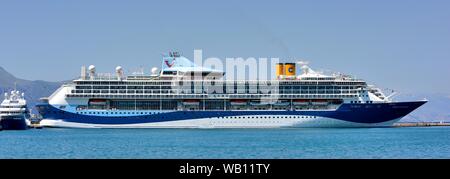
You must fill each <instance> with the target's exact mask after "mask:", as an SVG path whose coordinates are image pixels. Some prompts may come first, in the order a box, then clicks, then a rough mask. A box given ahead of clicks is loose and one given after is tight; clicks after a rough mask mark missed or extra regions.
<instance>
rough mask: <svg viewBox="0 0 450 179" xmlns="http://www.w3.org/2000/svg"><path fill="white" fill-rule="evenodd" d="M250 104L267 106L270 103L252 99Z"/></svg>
mask: <svg viewBox="0 0 450 179" xmlns="http://www.w3.org/2000/svg"><path fill="white" fill-rule="evenodd" d="M250 105H252V106H266V105H268V103H264V102H261V101H250Z"/></svg>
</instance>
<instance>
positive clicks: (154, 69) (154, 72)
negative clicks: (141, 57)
mask: <svg viewBox="0 0 450 179" xmlns="http://www.w3.org/2000/svg"><path fill="white" fill-rule="evenodd" d="M156 73H158V68H156V67H153V68H152V74H153V75H155V74H156Z"/></svg>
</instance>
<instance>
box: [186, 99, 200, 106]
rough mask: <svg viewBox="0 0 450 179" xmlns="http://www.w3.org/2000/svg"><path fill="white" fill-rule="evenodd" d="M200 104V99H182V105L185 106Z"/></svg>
mask: <svg viewBox="0 0 450 179" xmlns="http://www.w3.org/2000/svg"><path fill="white" fill-rule="evenodd" d="M199 104H200V100H196V99H187V100H184V101H183V105H186V106H198V105H199Z"/></svg>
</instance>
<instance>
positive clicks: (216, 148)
mask: <svg viewBox="0 0 450 179" xmlns="http://www.w3.org/2000/svg"><path fill="white" fill-rule="evenodd" d="M0 158H33V159H34V158H45V159H47V158H76V159H84V158H95V159H97V158H100V159H103V158H127V159H128V158H131V159H135V158H137V159H148V158H149V159H161V158H162V159H167V158H170V159H208V158H214V159H217V158H219V159H220V158H244V159H247V158H250V159H254V158H257V159H279V158H281V159H285V158H286V159H298V158H300V159H302V158H307V159H311V158H312V159H317V158H319V159H321V158H437V159H440V158H450V127H414V128H360V129H351V128H344V129H30V130H26V131H0Z"/></svg>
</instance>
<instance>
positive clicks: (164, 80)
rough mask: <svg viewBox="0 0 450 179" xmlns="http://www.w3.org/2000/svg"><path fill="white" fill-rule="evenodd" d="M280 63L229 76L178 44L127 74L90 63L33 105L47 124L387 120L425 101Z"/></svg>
mask: <svg viewBox="0 0 450 179" xmlns="http://www.w3.org/2000/svg"><path fill="white" fill-rule="evenodd" d="M275 68H276V69H275V71H276V77H274V78H273V79H271V80H226V79H224V75H225V72H223V71H220V70H216V69H210V68H206V67H202V66H198V65H196V64H195V63H193V62H192V61H190V60H189V59H187V58H185V57H183V56H181V55H180V54H179V53H177V52H170V53H169V54H166V55H164V57H163V60H162V67H161V69H158V68H153V69H152V70H151V73H149V74H144V73H139V74H132V75H125V74H124V70H123V69H122V67H120V66H118V67H117V68H116V74H112V75H105V74H100V73H96V68H95V66H93V65H91V66H89V67H88V68H87V69H86V67H82V69H81V76H80V78H78V79H76V80H73V81H71V82H70V83H66V84H64V85H62V86H61V87H60V88H59V89H57V90H56V91H55V92H54V93H53V94H52V95H51V96H49V97H45V98H42V99H41V103H40V104H38V105H37V106H36V108H37V110H38V111H39V113H40V115H42V117H43V120H42V121H41V123H40V124H41V125H42V126H44V127H68V128H289V127H293V128H308V127H317V128H322V127H324V128H325V127H389V126H392V125H393V124H394V123H395V122H397V121H399V120H400V119H401V118H402V117H404V116H406V115H408V114H409V113H411V112H412V111H414V110H415V109H417V108H418V107H420V106H421V105H423V104H425V103H426V102H427V101H426V100H418V101H402V102H396V101H393V100H392V99H391V98H390V96H386V95H385V93H383V91H382V90H380V89H379V88H376V87H374V86H372V85H368V84H367V83H366V82H365V81H364V80H361V79H356V78H353V77H351V76H349V75H344V74H331V75H326V74H324V73H319V72H316V71H314V70H312V69H311V68H310V67H309V66H308V63H277V64H276V65H275ZM297 68H299V70H297ZM297 71H300V73H299V74H297Z"/></svg>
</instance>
